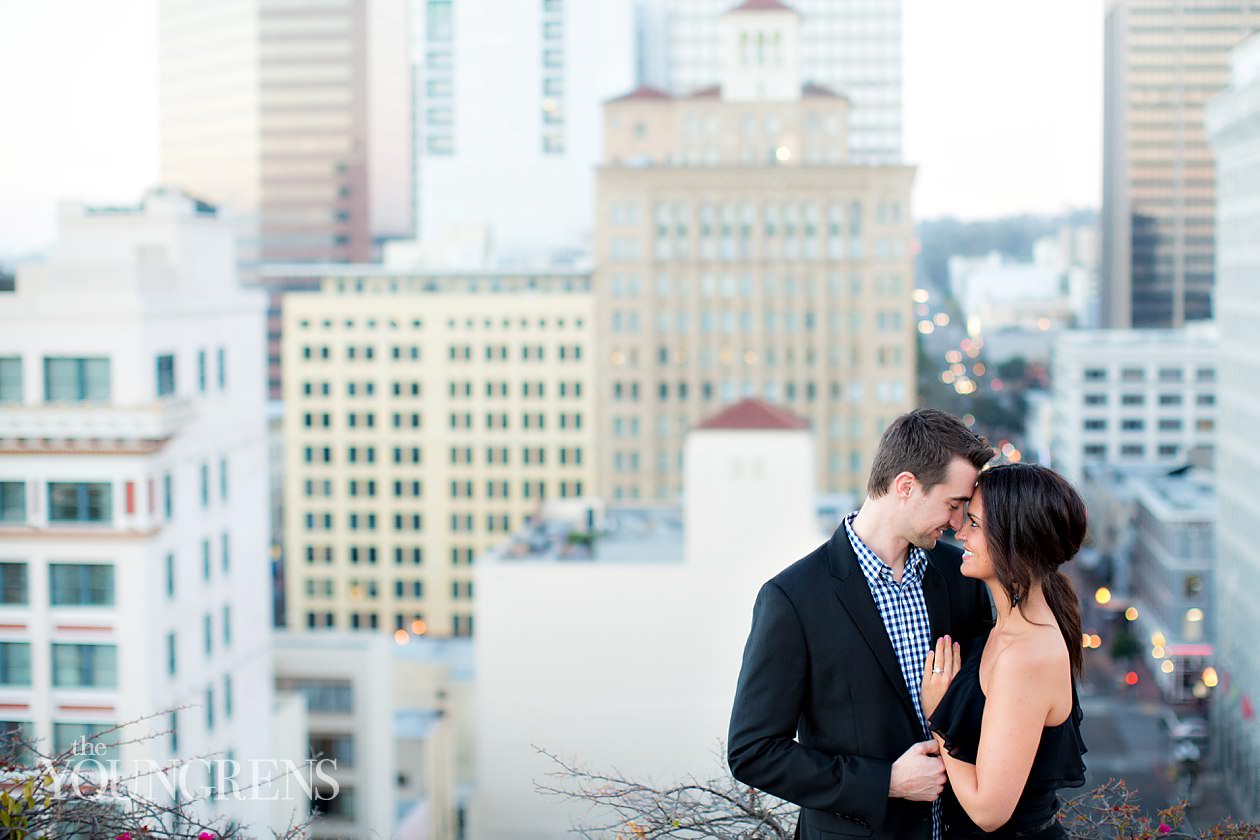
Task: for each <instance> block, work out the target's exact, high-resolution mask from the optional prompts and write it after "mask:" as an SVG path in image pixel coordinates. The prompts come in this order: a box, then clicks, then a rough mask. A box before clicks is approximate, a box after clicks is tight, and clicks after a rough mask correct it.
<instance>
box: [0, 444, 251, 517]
mask: <svg viewBox="0 0 1260 840" xmlns="http://www.w3.org/2000/svg"><path fill="white" fill-rule="evenodd" d="M198 479H199V481H198V489H199V494H200V500H201V507H202V509H203V510H208V509H209V508H210V507H211V506H212V502H213V498H214V496H215V494H216V492H217V495H218V497H219V500H220V501H223V502H226V501H227V500H228V498H229V496H230V494H231V476H230V469H229V460H228V458H227V456H221V457H220V458H219V460H218V481H217V486H216V483H215V481H214V478H213V471H212V468H211V465H210V463H209V462H203V463H202V464H201V466H200V469H199V471H198ZM148 493H149V508H150V510H152V509H153V508H154V506H155V505H156V503H157V486H156V482H155V480H152V479H151V480H150V481H149V487H148ZM136 496H137V489H136V484H135V482H132V481H127V482H124V483H123V494H122V508H123V512H124V513H126V514H127V515H131V514H134V513H136V512H137V508H138V505H139V502H138V500H137V498H136ZM114 501H115V500H114V486H113V484H111V483H110V482H104V481H50V482H48V505H47V513H48V521H49V522H50V523H53V524H79V523H83V524H109V523H111V522H113V521H114ZM162 514H163V516H164V517H165V519H166V520H167V521H170V520H172V519H173V518H174V516H175V481H174V476H172V475H171V474H170V473H166V474H164V475H163V476H162ZM27 516H28V503H27V484H26V482H24V481H3V480H0V523H3V522H10V523H16V522H25V521H27Z"/></svg>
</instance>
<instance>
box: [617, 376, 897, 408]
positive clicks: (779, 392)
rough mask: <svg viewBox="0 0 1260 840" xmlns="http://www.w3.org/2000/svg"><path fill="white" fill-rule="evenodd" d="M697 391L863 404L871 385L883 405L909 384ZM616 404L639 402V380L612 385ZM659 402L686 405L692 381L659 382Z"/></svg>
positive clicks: (705, 396)
mask: <svg viewBox="0 0 1260 840" xmlns="http://www.w3.org/2000/svg"><path fill="white" fill-rule="evenodd" d="M696 384H697V385H698V387H697V388H695V393H696V395H698V396H699V398H700V399H701V400H702V401H704V402H712V401H714V400H721V402H724V403H729V402H734V401H735V400H737V399H741V398H747V397H757V396H763V397H764V398H765V399H767V400H769V401H772V402H791V403H795V402H815V401H817V400H820V399H824V398H826V399H830V400H832V401H833V402H842V401H846V400H847V401H848V402H850V403H853V404H860V403H863V402H865V401H867V400H868V399H870V396H868V394H867V386H868V385H870V386H871V390H872V391H873V392H874V394H873V397H874V399H875V401H876V402H879V403H883V404H896V403H902V402H904V401H905V400H906V385H905V383H904V382H903V381H901V380H899V379H888V380H878V381H876V382H874V383H869V382H850V383H849V384H848V385H847V386H845V385H844V384H843V383H840V382H831V383H828V385H827V387H826V388H825V389H824V387H823V385H822V384H821V383H816V382H813V381H808V380H807V381H804V382H800V383H797V382H784V383H780V382H779V381H778V380H766V381H763V382H761V383H760V384H758V383H757V382H754V381H752V380H747V379H746V380H738V381H737V380H734V379H724V380H721V381H720V382H716V383H715V382H713V381H711V380H703V381H701V382H699V383H696ZM611 388H612V399H613V402H639V400H640V396H641V394H642V390H641V389H640V383H639V382H636V381H633V380H631V381H629V382H625V381H621V380H614V381H613V382H612V383H611ZM653 394H654V396H655V398H656V400H657V401H658V402H668V401H669V400H670V399H671V398H673V399H677V400H678V401H679V402H683V401H686V400H688V399H689V398H691V397H692V387H691V383H689V382H685V381H682V382H677V383H674V384H670V383H667V382H658V383H656V387H655V389H654V392H653Z"/></svg>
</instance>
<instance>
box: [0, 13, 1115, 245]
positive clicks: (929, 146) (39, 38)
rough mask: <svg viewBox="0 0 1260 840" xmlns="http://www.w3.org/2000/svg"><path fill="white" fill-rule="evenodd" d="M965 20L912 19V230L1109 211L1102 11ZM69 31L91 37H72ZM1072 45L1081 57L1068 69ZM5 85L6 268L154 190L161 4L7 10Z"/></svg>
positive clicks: (907, 33)
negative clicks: (77, 208) (71, 217)
mask: <svg viewBox="0 0 1260 840" xmlns="http://www.w3.org/2000/svg"><path fill="white" fill-rule="evenodd" d="M67 4H69V5H70V6H71V8H67ZM966 6H967V9H966V13H965V14H964V13H960V10H959V8H958V5H957V4H949V5H946V4H935V5H934V4H932V3H931V2H930V0H905V3H904V7H903V16H904V24H903V25H904V42H903V43H904V46H903V50H904V54H905V63H904V73H905V80H904V81H905V90H904V98H905V106H904V112H903V119H904V126H905V154H906V161H907V162H908V163H911V164H914V165H916V166H917V167H918V175H917V178H916V184H915V195H914V201H913V207H914V215H915V218H931V217H935V216H941V215H955V216H958V217H960V218H989V217H995V216H1002V215H1013V214H1018V213H1021V212H1030V213H1058V212H1061V211H1063V210H1066V209H1069V208H1075V207H1082V206H1094V207H1096V206H1098V204H1099V196H1100V193H1101V183H1102V173H1101V156H1102V72H1101V71H1102V28H1103V27H1102V25H1103V9H1102V3H1101V0H1074V2H1072V3H1067V4H1062V5H1061V6H1060V7H1057V8H1056V9H1055V15H1053V16H1050V15H1048V14H1046V15H1039V14H1035V13H1036V12H1037V11H1038V10H1037V9H1034V8H1033V7H1032V5H1031V4H1022V3H1021V4H1009V3H1007V4H1004V3H1001V2H999V0H968V3H967V4H966ZM67 17H73V18H74V19H76V20H77V21H78V22H79V24H80V25H79V26H77V27H75V28H74V29H73V30H70V29H67V28H65V27H64V26H62V25H61V22H62V21H63V20H65V19H66V18H67ZM627 37H628V38H630V37H633V33H627ZM1065 43H1073V44H1077V45H1081V46H1082V47H1083V49H1081V50H1080V52H1079V56H1080V57H1079V58H1076V59H1074V61H1073V62H1070V63H1066V64H1065V63H1063V62H1062V60H1061V58H1062V56H1063V54H1064V52H1065V51H1064V49H1063V45H1064V44H1065ZM50 45H55V47H54V48H50ZM85 68H91V72H90V73H87V72H84V70H85ZM995 68H1019V72H1000V73H999V72H994V69H995ZM0 73H2V74H3V77H4V78H7V79H39V80H41V83H39V84H32V85H29V86H25V87H20V86H18V85H12V87H13V88H14V89H13V90H12V91H7V92H6V93H7V94H8V95H7V96H6V99H7V100H8V101H9V103H10V113H14V114H18V115H22V116H23V117H24V118H25V120H26V121H27V123H28V124H29V125H31V126H34V127H38V129H39V130H37V131H28V132H15V133H10V134H8V135H6V136H4V137H3V138H0V159H4V160H7V161H15V160H16V161H23V162H24V163H23V165H22V166H20V167H14V170H15V171H11V172H9V173H6V174H7V180H8V186H9V189H8V190H6V195H5V196H4V197H2V198H0V256H5V257H12V256H23V255H29V254H31V253H32V252H37V251H39V250H41V249H43V248H44V247H46V246H47V245H48V243H49V242H51V239H52V232H53V222H54V218H55V205H56V203H57V202H58V201H60V200H71V199H73V200H84V201H88V202H90V203H119V202H126V203H130V202H134V201H135V200H136V198H137V197H138V196H139V195H140V194H142V193H143V192H144V190H145V189H146V188H147V187H149V186H152V185H153V184H154V183H156V182H157V180H158V169H159V165H158V131H157V124H158V123H157V102H158V92H157V78H158V51H157V2H156V0H133V2H129V3H126V4H122V5H119V6H114V5H111V6H109V7H108V8H106V7H97V6H95V5H94V4H89V3H86V2H83V0H67V3H63V4H61V5H60V6H58V8H57V9H56V14H55V15H54V14H53V10H52V9H51V8H50V7H41V6H34V7H21V6H16V7H15V6H10V7H6V8H5V9H4V10H3V12H0ZM958 91H964V92H965V93H964V95H961V96H960V95H959V94H958Z"/></svg>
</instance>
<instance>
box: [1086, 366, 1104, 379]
mask: <svg viewBox="0 0 1260 840" xmlns="http://www.w3.org/2000/svg"><path fill="white" fill-rule="evenodd" d="M1085 381H1086V382H1105V381H1107V369H1106V368H1086V369H1085Z"/></svg>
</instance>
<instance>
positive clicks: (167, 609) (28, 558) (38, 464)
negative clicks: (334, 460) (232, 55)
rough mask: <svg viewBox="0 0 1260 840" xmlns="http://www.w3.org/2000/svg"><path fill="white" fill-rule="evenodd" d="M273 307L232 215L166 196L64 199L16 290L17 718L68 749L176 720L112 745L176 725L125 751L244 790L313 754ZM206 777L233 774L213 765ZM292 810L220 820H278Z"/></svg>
mask: <svg viewBox="0 0 1260 840" xmlns="http://www.w3.org/2000/svg"><path fill="white" fill-rule="evenodd" d="M262 306H263V300H262V297H261V296H259V295H254V294H251V293H248V292H245V291H242V290H241V289H240V288H239V286H238V285H237V284H236V270H235V252H234V248H233V244H232V232H231V230H230V228H229V227H228V226H227V225H226V224H225V223H224V222H223V221H222V220H220V219H218V218H216V216H215V214H214V211H213V210H212V209H211V208H207V207H206V206H205V205H201V204H198V203H195V202H193V201H191V200H189V199H188V198H186V197H184V196H182V195H179V194H174V193H166V192H162V191H152V192H150V193H149V194H148V195H147V196H146V197H145V199H144V202H143V205H142V206H140V207H137V208H101V209H85V208H83V207H81V206H77V205H69V206H65V207H63V209H62V214H61V220H60V238H59V240H58V243H57V245H56V246H55V247H54V249H53V251H52V252H51V254H50V256H49V257H48V259H47V261H46V262H44V263H42V264H35V265H30V266H28V267H24V268H23V269H22V270H21V271H20V273H19V275H18V280H17V290H16V292H14V293H11V294H6V295H3V296H0V382H3V385H2V386H0V403H2V404H0V494H2V504H0V509H2V510H3V518H2V520H0V576H2V579H3V586H2V590H3V599H2V601H3V602H2V603H0V628H2V629H0V648H2V649H3V652H4V656H3V659H2V660H0V661H2V662H3V667H2V668H0V704H3V708H4V710H5V712H4V716H5V722H4V723H3V724H0V726H2V727H3V728H5V729H21V730H22V731H23V732H24V733H25V734H26V735H28V736H30V737H33V738H42V739H44V746H45V748H47V747H48V746H49V745H51V748H52V749H53V750H56V751H61V750H64V749H67V748H69V747H70V746H71V744H72V743H73V742H74V741H75V740H76V739H79V738H82V737H87V738H88V740H89V742H91V741H92V740H93V734H94V733H97V732H100V731H101V730H102V729H104V728H107V727H110V726H113V725H115V724H119V723H123V722H126V721H132V720H134V719H136V718H140V717H142V716H148V715H157V717H156V719H154V720H148V721H145V722H143V723H140V724H138V725H136V726H132V727H128V728H126V729H124V730H123V731H122V733H120V734H119V735H115V736H108V737H103V738H99V739H97V740H99V742H100V743H102V744H108V743H109V742H110V741H111V740H117V739H119V738H122V739H129V738H135V737H137V736H141V735H144V734H145V733H149V732H154V731H158V732H160V731H161V730H162V729H163V728H169V729H171V730H172V731H171V733H170V734H168V735H161V736H158V737H154V738H149V739H143V740H141V741H140V742H139V743H134V744H122V745H121V746H120V747H118V748H117V749H110V751H109V752H108V753H107V756H108V757H111V758H118V759H120V760H121V761H122V762H124V763H123V765H122V767H123V768H124V769H126V768H127V767H129V766H131V765H129V764H127V762H130V761H132V760H150V761H156V762H161V763H162V764H167V763H169V762H171V761H173V760H176V759H179V758H183V757H189V756H203V755H208V754H213V753H219V756H218V757H219V758H226V759H230V760H233V761H235V762H238V763H239V764H240V765H241V767H242V777H241V778H238V780H237V783H238V784H240V785H241V786H242V787H244V786H245V784H247V782H246V781H245V780H252V779H251V775H250V774H251V769H250V768H251V762H254V761H264V762H265V761H269V760H273V759H293V760H300V759H302V758H303V757H304V756H301V755H297V756H293V755H286V756H277V755H274V754H273V750H272V747H271V732H272V731H273V720H272V716H273V695H272V691H271V687H270V686H271V678H270V676H271V635H270V627H271V616H270V605H269V600H270V599H269V594H268V593H269V590H270V586H269V580H268V578H269V576H268V571H267V569H268V559H267V539H268V523H267V509H268V481H267V451H266V430H265V424H264V407H263V382H264V372H263V364H264V363H263V321H262ZM177 707H187V708H179V709H178V711H177V710H176V709H177ZM264 767H265V765H264ZM263 775H264V776H266V775H270V774H269V773H263ZM188 784H189V786H190V788H191V789H193V790H198V789H204V788H205V787H206V786H211V787H216V788H217V789H218V790H221V791H226V790H227V789H228V788H229V787H230V782H228V781H226V780H225V779H224V778H223V777H222V776H220V775H218V769H217V768H212V767H210V766H208V765H207V766H201V764H200V762H194V763H193V765H192V766H191V767H190V769H189V772H188ZM142 792H147V793H161V791H160V790H157V789H155V790H154V791H145V790H143V789H142ZM154 798H157V799H159V800H161V799H162V796H160V795H155V797H154ZM247 800H248V797H247ZM274 804H276V803H268V802H265V801H232V800H225V801H221V802H216V803H211V804H210V805H209V806H207V807H209V809H210V810H209V811H208V812H207V814H208V815H212V816H213V815H218V816H223V817H224V818H231V819H237V820H240V821H242V822H244V823H246V824H248V825H250V826H251V827H254V828H256V829H258V830H259V831H260V832H261V831H263V830H264V829H265V827H266V826H268V825H269V824H271V823H272V820H271V808H272V805H274ZM276 810H277V811H280V810H283V809H280V808H277V809H276ZM302 816H303V815H301V814H299V815H298V819H299V820H300V819H301V817H302ZM284 819H285V821H287V817H286V818H284Z"/></svg>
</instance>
